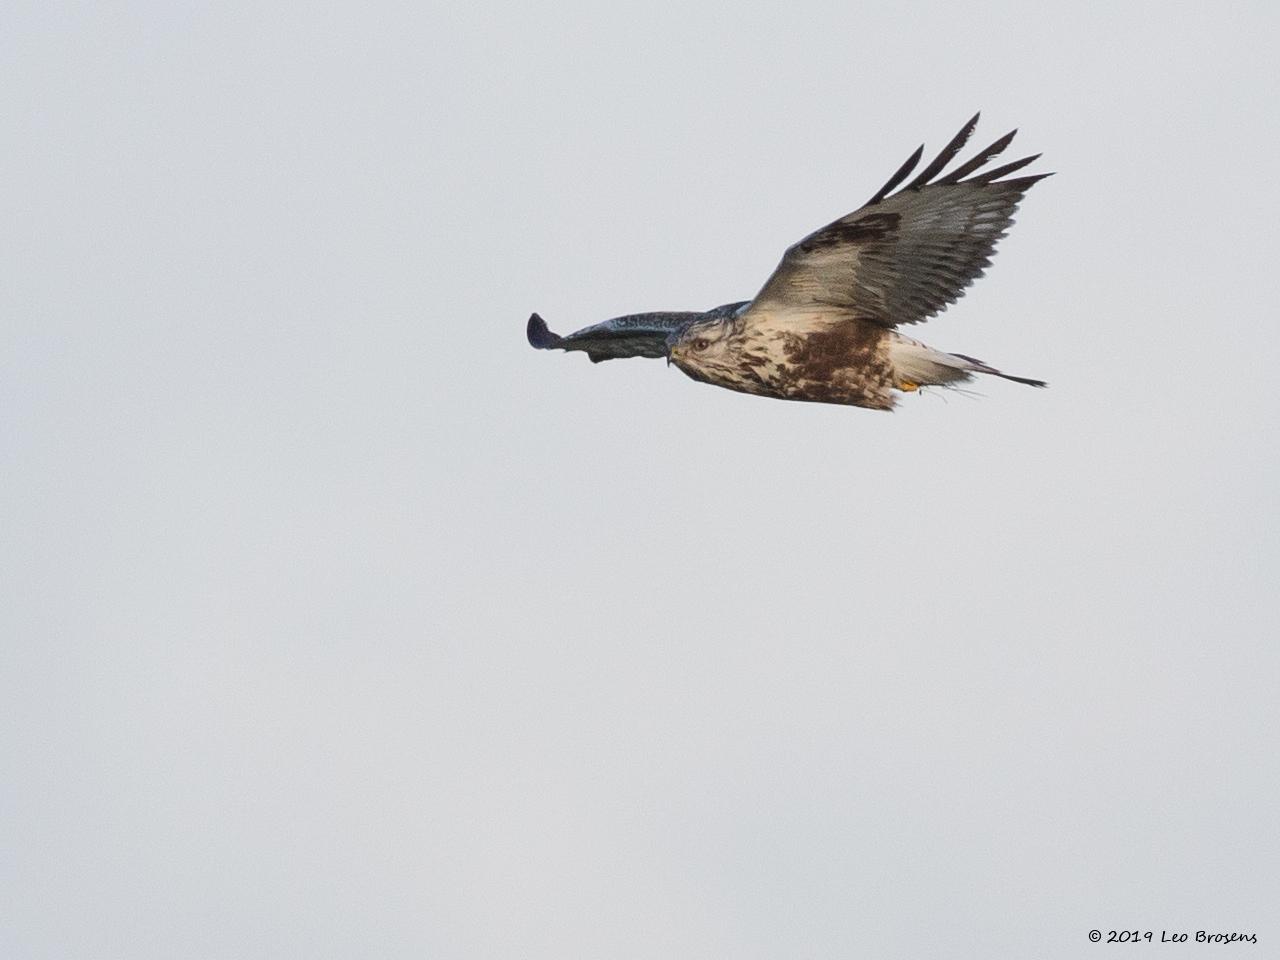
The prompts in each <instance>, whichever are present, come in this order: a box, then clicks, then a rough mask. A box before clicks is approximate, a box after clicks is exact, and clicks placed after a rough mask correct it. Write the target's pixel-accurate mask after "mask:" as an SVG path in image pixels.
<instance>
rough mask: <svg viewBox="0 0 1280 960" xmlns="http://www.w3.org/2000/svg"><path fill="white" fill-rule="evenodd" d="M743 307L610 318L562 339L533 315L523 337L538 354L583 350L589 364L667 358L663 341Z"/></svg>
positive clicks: (730, 305)
mask: <svg viewBox="0 0 1280 960" xmlns="http://www.w3.org/2000/svg"><path fill="white" fill-rule="evenodd" d="M745 303H746V301H740V302H738V303H726V304H724V305H723V306H719V307H716V308H715V309H713V310H708V311H707V312H706V313H698V312H696V311H665V312H660V313H632V314H628V315H627V316H625V317H614V318H613V319H612V320H606V321H604V322H603V323H597V324H595V325H594V326H590V327H584V328H582V329H581V330H579V331H577V332H576V333H571V334H569V335H568V336H565V337H562V336H559V335H558V334H555V333H552V332H551V331H550V330H549V329H547V324H546V321H545V320H543V319H542V318H541V317H540V316H538V315H537V314H536V313H535V314H533V315H532V316H531V317H529V326H528V328H527V330H526V333H527V335H528V337H529V344H530V345H531V346H534V347H537V348H538V349H539V350H555V349H560V350H583V351H586V354H587V356H588V357H590V358H591V362H592V363H600V362H601V361H602V360H618V359H622V358H624V357H650V358H652V359H659V358H661V357H665V356H666V355H667V341H668V340H669V339H670V338H671V337H672V336H673V335H678V334H679V333H680V332H681V331H682V330H684V328H685V327H687V326H688V325H689V324H691V323H693V321H695V320H703V319H706V318H707V317H714V316H730V315H731V314H733V313H734V312H735V311H736V310H737V309H738V308H739V307H742V306H744V305H745Z"/></svg>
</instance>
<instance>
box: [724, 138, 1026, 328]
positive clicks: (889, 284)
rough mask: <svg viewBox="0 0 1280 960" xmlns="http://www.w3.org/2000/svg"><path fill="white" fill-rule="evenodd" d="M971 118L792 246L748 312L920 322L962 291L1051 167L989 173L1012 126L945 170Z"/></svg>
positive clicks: (1015, 166) (1011, 166)
mask: <svg viewBox="0 0 1280 960" xmlns="http://www.w3.org/2000/svg"><path fill="white" fill-rule="evenodd" d="M977 122H978V117H977V115H975V116H974V117H973V119H972V120H970V121H969V122H968V123H967V124H965V126H964V129H962V130H961V131H960V132H959V133H958V134H957V135H956V136H955V137H954V138H953V139H952V140H951V142H950V143H949V144H947V146H946V147H944V148H943V150H942V153H940V154H939V155H938V156H937V158H936V159H935V160H934V161H933V162H932V163H930V164H929V165H928V166H927V167H925V169H924V170H922V171H921V172H920V174H919V175H918V176H917V177H916V178H915V179H914V180H912V181H911V182H910V183H908V184H907V185H906V186H905V187H903V188H902V189H901V190H900V191H899V192H898V193H895V194H892V195H890V192H891V191H892V190H893V189H894V188H895V187H897V186H898V185H899V184H900V183H902V181H903V180H905V179H906V178H907V177H908V176H909V175H910V174H911V172H912V171H913V170H914V169H915V167H916V165H917V164H918V163H919V162H920V158H921V156H922V154H923V152H924V147H921V148H920V149H919V150H917V151H916V152H915V153H914V154H912V155H911V157H910V158H909V159H908V160H907V162H906V163H905V164H903V165H902V167H901V168H900V169H899V170H898V172H897V173H895V174H894V175H893V176H892V177H891V178H890V179H889V182H888V183H886V184H885V185H884V187H882V188H881V189H880V191H879V192H878V193H877V194H876V195H875V196H874V197H872V198H871V200H870V201H868V202H867V204H866V205H865V206H863V207H862V208H861V209H859V210H855V211H854V212H853V213H851V214H849V215H848V216H845V217H841V218H840V219H839V220H837V221H835V222H834V223H830V224H828V225H827V226H825V227H823V228H822V229H821V230H817V231H815V232H814V233H811V234H809V236H807V237H805V238H804V239H803V240H801V241H800V242H798V243H796V244H794V245H793V246H791V247H789V248H788V249H787V252H786V254H784V255H783V258H782V262H781V263H779V264H778V267H777V269H776V270H775V271H774V272H773V275H772V276H771V277H770V278H769V279H768V281H766V283H765V285H764V287H763V288H762V289H761V291H760V293H759V294H757V295H756V298H755V300H754V301H752V304H751V308H750V310H748V311H747V314H746V316H745V317H744V320H745V321H746V322H747V323H750V322H751V321H752V320H753V319H754V318H755V317H758V316H761V315H767V314H775V315H776V314H779V313H791V312H794V311H797V310H806V309H809V310H814V309H816V310H820V311H824V312H827V311H833V310H834V311H838V312H840V313H843V314H847V315H850V316H856V317H859V318H861V319H864V320H869V321H871V322H873V323H877V324H880V325H882V326H886V327H892V326H897V325H898V324H903V323H918V322H920V321H922V320H926V319H928V318H929V317H932V316H934V315H935V314H937V313H939V312H940V311H941V310H943V309H944V308H945V307H946V306H947V305H948V304H950V303H954V302H955V301H956V300H958V299H959V298H960V297H961V296H963V295H964V290H965V288H966V287H968V286H969V284H971V283H972V282H973V281H974V280H975V279H977V278H978V277H980V276H982V273H983V271H984V270H985V269H986V268H987V267H988V266H990V265H991V257H992V256H993V254H994V252H995V246H996V242H997V241H998V240H999V239H1000V238H1001V237H1003V236H1004V235H1005V232H1006V231H1007V230H1008V229H1009V227H1010V225H1011V224H1012V223H1013V213H1014V210H1016V209H1017V206H1018V203H1019V201H1021V200H1022V197H1023V196H1024V194H1026V192H1027V190H1028V188H1030V187H1031V185H1032V184H1034V183H1035V182H1036V181H1037V180H1042V179H1044V178H1045V177H1047V176H1050V174H1047V173H1042V174H1038V175H1033V176H1026V177H1016V178H1014V179H1011V180H1001V179H1000V178H1001V177H1004V176H1006V175H1007V174H1010V173H1013V172H1014V171H1015V170H1020V169H1022V168H1023V167H1025V166H1026V165H1027V164H1029V163H1031V162H1032V161H1034V160H1036V159H1037V158H1038V157H1039V154H1036V156H1033V157H1026V158H1024V159H1022V160H1015V161H1014V162H1013V163H1007V164H1005V165H1003V166H1001V167H997V168H995V169H993V170H988V171H985V172H983V173H977V172H976V171H977V170H978V169H979V168H980V167H983V166H985V165H986V164H987V163H988V162H989V161H990V160H992V159H993V158H994V157H996V156H997V155H999V154H1000V153H1001V152H1002V151H1003V150H1004V149H1005V148H1006V147H1007V146H1009V143H1010V141H1012V140H1013V136H1014V133H1017V131H1016V130H1015V131H1013V133H1009V134H1007V135H1006V136H1003V137H1001V138H1000V139H999V140H997V141H996V142H995V143H993V144H992V145H991V146H989V147H987V149H985V150H983V151H981V152H980V153H979V154H978V155H977V156H975V157H974V158H973V159H972V160H969V161H968V162H966V163H963V164H961V165H960V166H959V167H957V168H956V169H955V170H953V171H952V172H951V173H949V174H947V175H946V176H944V177H941V178H940V179H936V178H938V175H939V174H940V173H942V170H943V168H944V167H946V165H947V164H948V163H950V162H951V161H952V160H953V159H954V158H955V156H956V154H957V153H959V152H960V148H961V147H963V146H964V144H965V142H966V141H967V140H968V139H969V135H970V134H971V133H973V128H974V127H975V126H976V125H977Z"/></svg>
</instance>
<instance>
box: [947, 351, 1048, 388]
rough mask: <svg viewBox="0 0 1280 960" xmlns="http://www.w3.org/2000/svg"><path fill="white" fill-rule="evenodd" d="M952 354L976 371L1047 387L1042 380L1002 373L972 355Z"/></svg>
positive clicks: (1028, 384)
mask: <svg viewBox="0 0 1280 960" xmlns="http://www.w3.org/2000/svg"><path fill="white" fill-rule="evenodd" d="M952 356H953V357H959V358H960V359H961V360H967V361H968V362H969V363H971V364H973V368H972V369H973V370H974V371H975V372H977V373H989V374H991V376H993V377H1002V378H1003V379H1005V380H1012V381H1013V382H1014V383H1025V384H1026V385H1027V386H1028V387H1047V386H1048V385H1049V384H1048V383H1046V382H1045V381H1044V380H1032V379H1031V378H1030V377H1015V376H1014V375H1013V374H1011V373H1004V372H1003V371H1001V370H997V369H996V368H995V367H992V366H989V365H987V364H985V363H983V362H982V361H981V360H976V359H974V358H973V357H966V356H965V355H964V354H963V353H953V354H952Z"/></svg>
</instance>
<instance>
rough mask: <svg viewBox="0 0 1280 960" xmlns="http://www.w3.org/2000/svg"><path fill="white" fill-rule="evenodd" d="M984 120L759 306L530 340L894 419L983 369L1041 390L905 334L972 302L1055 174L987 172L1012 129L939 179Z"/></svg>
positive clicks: (807, 244)
mask: <svg viewBox="0 0 1280 960" xmlns="http://www.w3.org/2000/svg"><path fill="white" fill-rule="evenodd" d="M977 123H978V117H977V115H975V116H974V117H973V119H972V120H970V121H969V122H968V123H966V124H965V125H964V128H963V129H962V130H961V131H960V132H959V133H958V134H956V135H955V137H954V138H952V140H951V142H950V143H948V144H947V145H946V146H945V147H944V148H943V149H942V152H941V153H940V154H938V156H937V157H936V158H935V159H934V160H933V162H932V163H930V164H928V165H927V166H926V167H925V168H924V169H923V170H921V171H920V172H919V173H918V174H916V176H915V177H914V178H913V179H912V180H911V181H910V182H909V183H907V184H906V186H903V187H901V189H897V188H898V187H899V186H900V185H901V184H902V183H903V181H905V180H906V179H907V177H909V176H911V174H912V172H913V171H914V170H915V168H916V166H917V165H918V164H919V163H920V159H921V157H922V156H923V154H924V147H923V146H922V147H920V148H919V149H918V150H916V152H915V153H913V154H912V155H911V156H910V157H909V158H908V159H907V162H906V163H904V164H903V165H902V166H901V167H900V168H899V169H898V172H897V173H895V174H894V175H893V176H892V177H890V178H889V182H888V183H886V184H885V185H884V186H883V187H881V188H880V189H879V190H878V191H877V192H876V195H875V196H874V197H872V198H871V199H870V200H868V201H867V203H866V205H865V206H863V207H862V208H860V209H858V210H855V211H854V212H853V213H851V214H849V215H848V216H844V217H841V218H840V219H839V220H836V221H835V222H834V223H830V224H828V225H827V226H825V227H823V228H822V229H820V230H817V231H815V232H813V233H811V234H809V235H808V236H807V237H805V238H804V239H803V240H801V241H799V242H798V243H796V244H793V245H792V246H791V247H789V248H788V249H787V252H786V253H785V254H783V257H782V262H781V263H779V264H778V267H777V269H776V270H774V271H773V275H772V276H771V277H769V279H768V280H767V281H765V284H764V286H763V287H762V288H761V289H760V292H759V293H757V294H756V296H755V299H754V300H747V301H743V302H740V303H727V304H725V305H724V306H720V307H716V308H715V309H713V310H708V311H706V312H705V313H697V312H679V313H637V314H630V315H628V316H624V317H615V318H614V319H612V320H606V321H604V322H603V323H597V324H595V325H594V326H590V327H586V328H585V329H582V330H579V331H578V332H577V333H571V334H569V335H568V336H565V337H561V336H558V335H556V334H554V333H552V332H551V331H550V330H549V329H547V325H546V323H545V322H544V321H543V319H542V318H541V317H540V316H538V315H537V314H536V313H535V314H533V316H531V317H530V318H529V326H528V337H529V343H530V344H532V345H533V346H535V347H537V348H539V349H543V350H547V349H551V348H559V349H561V350H584V351H586V354H587V356H588V357H590V358H591V360H592V361H593V362H596V363H598V362H600V361H601V360H613V359H616V358H619V357H653V358H661V357H666V358H667V362H668V363H674V364H675V365H676V366H677V367H679V368H680V369H681V370H683V371H684V372H685V373H686V374H688V375H689V376H690V377H692V378H693V379H694V380H701V381H703V382H705V383H712V384H715V385H716V386H720V387H727V388H729V389H730V390H739V391H741V392H743V393H754V394H759V395H761V396H766V397H778V398H780V399H784V400H811V401H816V402H820V403H843V404H849V405H852V406H856V407H870V408H872V409H875V410H891V409H892V408H893V404H894V400H895V396H894V393H893V391H895V390H897V391H903V392H907V393H909V392H912V391H915V390H918V389H919V388H920V387H924V386H933V385H938V386H954V385H956V384H959V383H962V382H964V381H966V380H969V379H971V378H972V377H973V375H974V374H975V373H985V374H991V375H993V376H997V377H1003V378H1004V379H1006V380H1015V381H1017V382H1018V383H1025V384H1029V385H1030V386H1033V387H1043V386H1044V382H1043V381H1040V380H1029V379H1026V378H1024V377H1015V376H1011V375H1010V374H1007V373H1003V372H1001V371H1000V370H997V369H996V368H995V367H992V366H988V365H987V364H985V363H983V362H982V361H981V360H976V359H974V358H973V357H968V356H965V355H964V354H962V353H946V352H945V351H942V350H938V349H935V348H934V347H930V346H927V345H926V344H924V343H921V342H920V341H919V340H914V339H912V338H911V337H908V336H905V335H904V334H902V333H899V332H898V330H897V328H898V327H899V326H902V325H905V324H911V323H919V322H921V321H923V320H927V319H928V318H929V317H932V316H934V315H935V314H937V313H939V312H941V311H942V310H943V309H945V308H946V306H947V305H948V304H950V303H954V302H955V301H956V300H958V299H959V298H960V297H961V296H963V295H964V291H965V288H966V287H968V286H969V284H971V283H972V282H973V281H974V280H975V279H976V278H978V277H980V276H982V273H983V271H984V269H985V268H986V267H988V266H990V265H991V257H992V256H993V254H994V251H995V246H996V241H998V240H999V239H1000V238H1001V237H1003V236H1004V235H1005V231H1006V230H1008V229H1009V226H1010V225H1011V224H1012V223H1013V212H1014V211H1015V210H1016V209H1017V207H1018V203H1019V201H1021V200H1022V197H1023V195H1024V194H1025V193H1026V192H1027V190H1028V188H1030V187H1031V185H1032V184H1033V183H1035V182H1036V181H1038V180H1042V179H1044V178H1045V177H1047V176H1049V174H1047V173H1041V174H1033V175H1030V176H1021V177H1012V178H1010V177H1009V174H1011V173H1014V172H1015V171H1017V170H1021V169H1022V168H1023V167H1025V166H1027V165H1028V164H1029V163H1031V162H1032V161H1034V160H1036V159H1037V158H1038V157H1039V154H1036V155H1035V156H1033V157H1025V158H1023V159H1021V160H1015V161H1013V162H1012V163H1006V164H1004V165H1002V166H999V167H995V168H994V169H988V170H982V168H983V167H985V166H986V165H987V164H988V163H989V162H990V161H991V160H992V159H994V158H995V157H996V156H998V155H999V154H1000V153H1001V152H1003V151H1004V149H1005V148H1006V147H1008V146H1009V143H1010V142H1011V141H1012V140H1013V136H1014V133H1017V131H1016V130H1015V131H1013V133H1009V134H1006V135H1005V136H1003V137H1001V138H1000V139H999V140H997V141H996V142H995V143H993V144H992V145H991V146H989V147H987V148H986V149H985V150H982V151H980V152H979V153H978V154H977V155H976V156H974V157H973V158H972V159H970V160H968V161H966V162H964V163H962V164H960V165H959V166H957V167H956V168H955V169H954V170H952V171H951V172H950V173H947V174H946V175H945V176H944V175H942V172H943V170H944V169H945V168H946V166H947V165H948V164H949V163H950V162H951V161H952V160H953V159H955V157H956V155H957V154H958V153H959V152H960V149H961V148H962V147H963V146H964V144H965V142H966V141H967V140H968V139H969V135H970V134H971V133H973V128H974V127H975V126H976V125H977ZM895 190H896V191H897V192H894V191H895Z"/></svg>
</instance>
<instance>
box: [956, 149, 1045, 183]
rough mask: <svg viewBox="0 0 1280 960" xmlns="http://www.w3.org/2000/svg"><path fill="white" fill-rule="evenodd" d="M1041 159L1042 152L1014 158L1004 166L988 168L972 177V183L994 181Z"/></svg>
mask: <svg viewBox="0 0 1280 960" xmlns="http://www.w3.org/2000/svg"><path fill="white" fill-rule="evenodd" d="M1039 159H1040V154H1038V153H1037V154H1034V155H1033V156H1030V157H1023V158H1022V159H1021V160H1014V161H1013V162H1012V163H1006V164H1005V165H1004V166H1002V167H996V168H995V169H994V170H987V171H985V172H983V173H980V174H978V175H977V176H976V177H973V178H971V179H970V181H969V182H970V183H994V182H995V181H996V180H999V179H1000V178H1001V177H1003V176H1004V175H1005V174H1009V173H1013V171H1015V170H1021V169H1022V168H1023V167H1025V166H1026V165H1027V164H1029V163H1035V162H1036V161H1037V160H1039Z"/></svg>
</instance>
